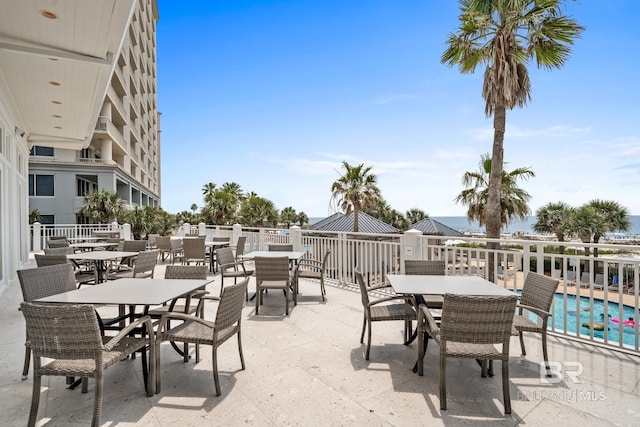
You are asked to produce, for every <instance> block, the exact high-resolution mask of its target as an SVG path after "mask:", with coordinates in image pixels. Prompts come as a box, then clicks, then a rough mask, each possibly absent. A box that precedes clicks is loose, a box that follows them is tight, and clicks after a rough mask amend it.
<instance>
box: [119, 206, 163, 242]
mask: <svg viewBox="0 0 640 427" xmlns="http://www.w3.org/2000/svg"><path fill="white" fill-rule="evenodd" d="M124 221H126V222H127V223H129V224H130V225H131V232H132V234H133V237H134V239H136V240H139V239H142V238H146V236H147V235H149V234H151V233H155V234H160V235H161V236H165V235H167V234H168V233H169V231H170V230H171V227H172V225H173V223H174V218H173V216H172V215H169V214H168V213H167V212H165V211H164V210H162V208H159V207H153V206H145V207H142V208H141V207H137V206H136V207H135V208H134V209H132V210H130V211H128V212H127V214H126V215H125V216H124Z"/></svg>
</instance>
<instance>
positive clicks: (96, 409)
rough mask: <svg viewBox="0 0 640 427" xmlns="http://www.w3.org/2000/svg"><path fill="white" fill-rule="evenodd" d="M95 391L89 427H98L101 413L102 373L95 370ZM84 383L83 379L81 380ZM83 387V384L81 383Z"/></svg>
mask: <svg viewBox="0 0 640 427" xmlns="http://www.w3.org/2000/svg"><path fill="white" fill-rule="evenodd" d="M95 380H96V390H95V393H94V400H93V419H92V420H91V427H99V426H100V414H101V413H102V386H103V380H102V372H100V370H99V369H97V370H96V378H95ZM83 381H84V379H83ZM83 386H84V382H83Z"/></svg>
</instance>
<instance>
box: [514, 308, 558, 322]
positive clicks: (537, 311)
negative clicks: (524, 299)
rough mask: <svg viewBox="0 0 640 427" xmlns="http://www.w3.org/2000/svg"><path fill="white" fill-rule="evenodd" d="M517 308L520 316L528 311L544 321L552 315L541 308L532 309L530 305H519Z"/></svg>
mask: <svg viewBox="0 0 640 427" xmlns="http://www.w3.org/2000/svg"><path fill="white" fill-rule="evenodd" d="M516 308H517V309H518V313H519V314H522V310H527V311H530V312H532V313H533V314H535V315H536V316H538V317H541V318H542V319H543V320H544V319H546V318H547V317H550V316H551V313H549V312H548V311H543V310H540V309H539V308H536V307H531V306H530V305H525V304H518V305H517V306H516Z"/></svg>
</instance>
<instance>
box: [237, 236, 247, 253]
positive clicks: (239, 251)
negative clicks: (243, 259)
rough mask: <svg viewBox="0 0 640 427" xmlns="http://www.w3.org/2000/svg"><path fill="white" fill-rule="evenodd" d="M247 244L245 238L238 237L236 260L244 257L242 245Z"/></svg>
mask: <svg viewBox="0 0 640 427" xmlns="http://www.w3.org/2000/svg"><path fill="white" fill-rule="evenodd" d="M246 243H247V236H240V237H238V242H237V243H236V258H238V257H239V256H240V255H244V245H245V244H246Z"/></svg>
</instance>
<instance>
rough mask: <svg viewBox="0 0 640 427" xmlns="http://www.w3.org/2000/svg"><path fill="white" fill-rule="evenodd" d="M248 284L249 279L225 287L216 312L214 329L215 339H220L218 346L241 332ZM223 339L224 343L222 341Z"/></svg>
mask: <svg viewBox="0 0 640 427" xmlns="http://www.w3.org/2000/svg"><path fill="white" fill-rule="evenodd" d="M248 283H249V279H244V280H243V281H241V282H239V283H237V284H235V285H230V286H225V287H224V289H223V290H222V297H220V305H219V306H218V311H217V312H216V320H215V327H214V328H213V335H214V337H215V336H218V337H219V338H218V341H219V342H218V344H221V343H222V342H224V341H226V340H227V339H228V338H229V337H231V336H233V334H234V333H235V332H236V331H239V330H240V320H241V319H242V307H243V306H244V296H245V293H246V288H247V284H248ZM229 328H233V329H229ZM225 335H226V337H225ZM221 338H222V341H220V339H221Z"/></svg>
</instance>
